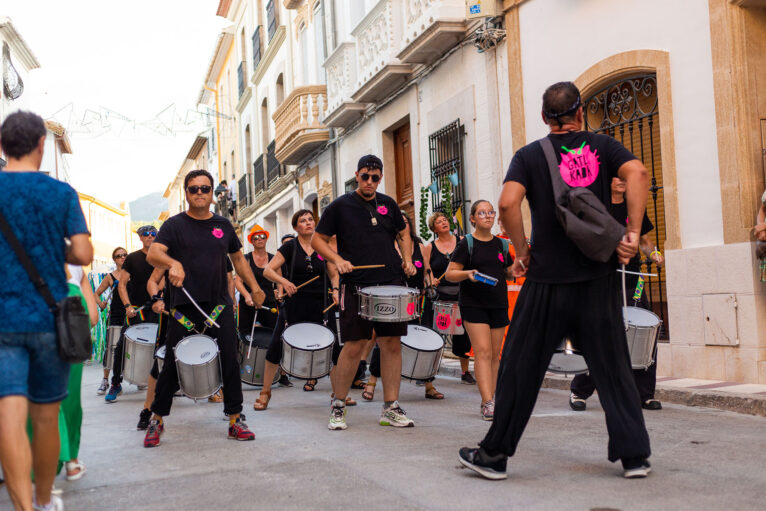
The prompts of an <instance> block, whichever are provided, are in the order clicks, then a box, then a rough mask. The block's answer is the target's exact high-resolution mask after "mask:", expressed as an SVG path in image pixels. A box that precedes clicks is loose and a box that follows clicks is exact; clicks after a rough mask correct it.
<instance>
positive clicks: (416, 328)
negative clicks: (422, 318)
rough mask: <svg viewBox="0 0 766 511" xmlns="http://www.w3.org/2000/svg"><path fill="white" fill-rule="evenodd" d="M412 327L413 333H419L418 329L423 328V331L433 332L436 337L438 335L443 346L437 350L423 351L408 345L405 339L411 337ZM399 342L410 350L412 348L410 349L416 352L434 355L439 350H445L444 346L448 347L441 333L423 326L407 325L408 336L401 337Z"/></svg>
mask: <svg viewBox="0 0 766 511" xmlns="http://www.w3.org/2000/svg"><path fill="white" fill-rule="evenodd" d="M410 327H412V331H413V332H417V331H418V329H421V328H422V329H423V330H427V331H429V332H432V333H433V334H434V335H436V336H437V337H438V338H439V340H441V342H442V345H441V346H440V347H439V348H436V349H432V350H422V349H419V348H416V347H414V346H412V345H410V344H407V343H406V342H405V341H404V339H405V337H407V336H409V335H410ZM399 342H401V344H402V346H407V347H408V348H410V349H413V350H415V351H420V352H421V353H433V352H436V351H439V350H443V349H444V346H446V345H447V343H446V342H445V341H444V337H442V336H441V334H440V333H439V332H437V331H436V330H434V329H433V328H428V327H427V326H423V325H407V335H403V336H401V338H400V339H399Z"/></svg>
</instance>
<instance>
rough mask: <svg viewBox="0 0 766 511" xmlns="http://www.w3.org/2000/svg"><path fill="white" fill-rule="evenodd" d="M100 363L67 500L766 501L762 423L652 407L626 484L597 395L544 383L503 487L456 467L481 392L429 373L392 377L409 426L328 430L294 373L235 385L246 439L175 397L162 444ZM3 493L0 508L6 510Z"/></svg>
mask: <svg viewBox="0 0 766 511" xmlns="http://www.w3.org/2000/svg"><path fill="white" fill-rule="evenodd" d="M100 373H101V369H100V367H95V366H93V367H86V368H85V371H84V374H83V382H84V383H83V408H84V416H85V418H84V424H83V429H82V437H83V440H82V447H81V451H80V459H81V460H82V461H83V462H84V463H85V464H86V465H87V468H88V471H87V474H86V475H85V476H84V477H83V478H82V479H81V480H79V481H75V482H67V481H66V480H65V479H64V477H63V476H59V477H58V478H57V480H56V486H57V488H60V489H62V490H63V498H64V502H65V505H66V509H67V510H70V511H71V510H78V511H81V510H82V511H86V510H217V509H220V510H224V509H226V510H234V509H237V510H239V509H242V510H270V509H276V510H291V509H300V510H324V509H343V510H345V509H360V510H386V511H390V510H391V509H397V510H410V509H413V510H420V509H437V510H442V509H443V510H448V509H455V510H463V511H467V510H476V509H491V510H498V509H524V510H538V509H539V510H548V509H551V510H616V509H620V510H641V509H647V510H648V509H652V510H657V509H659V510H686V509H688V510H718V509H726V510H734V509H736V510H749V509H754V510H755V509H764V505H765V504H764V499H765V497H766V470H765V469H764V467H766V418H764V417H755V416H749V415H743V414H736V413H733V412H727V411H720V410H714V409H709V408H695V407H687V406H682V405H672V404H666V406H665V408H664V409H663V410H661V411H657V412H649V411H646V412H644V413H645V417H646V421H647V426H648V428H649V434H650V437H651V440H652V449H653V451H654V455H653V456H652V458H651V462H652V467H653V472H652V473H651V474H650V476H649V477H648V478H647V479H643V480H626V479H623V478H622V470H621V466H620V464H619V462H618V463H616V464H612V463H609V462H608V461H607V459H606V443H607V436H606V427H605V424H604V416H603V412H602V411H601V408H600V406H599V404H598V402H597V401H598V400H597V399H596V398H595V397H594V398H591V399H590V400H589V401H588V410H587V411H586V412H574V411H572V410H570V409H569V407H568V405H567V396H568V394H567V392H566V391H563V390H553V389H543V390H542V391H541V393H540V396H539V399H538V402H537V406H536V408H535V412H534V415H533V417H532V419H531V420H530V422H529V425H528V426H527V429H526V433H525V435H524V437H523V438H522V441H521V444H520V446H519V449H518V452H517V454H516V456H514V457H513V458H511V459H509V461H508V474H509V477H508V479H507V480H505V481H487V480H484V479H481V478H479V477H477V476H476V475H474V474H473V473H472V472H470V471H469V470H467V469H465V468H463V467H462V466H461V465H460V464H459V462H458V459H457V451H458V449H459V448H460V447H461V446H465V445H475V444H476V443H477V442H478V441H479V440H480V439H481V438H482V436H483V435H484V433H485V432H486V430H487V428H488V427H489V424H488V423H486V422H483V421H482V420H481V419H480V415H479V397H478V389H477V388H476V387H475V386H467V385H462V384H460V382H459V380H458V379H456V378H451V377H442V376H440V377H438V378H437V380H436V385H437V388H438V389H439V390H440V391H442V392H444V393H445V394H446V396H447V397H446V399H445V400H444V401H432V400H425V399H423V393H424V391H423V388H422V387H416V386H414V385H413V384H411V383H404V382H403V383H402V398H401V400H400V401H401V404H402V406H403V407H404V408H405V410H406V411H407V414H408V416H409V417H411V418H412V419H414V420H415V423H416V427H414V428H406V429H395V428H391V427H382V426H379V425H378V423H377V421H378V417H379V414H380V408H381V399H382V389H380V385H378V388H377V389H376V390H377V393H376V396H375V401H374V402H372V403H367V402H364V401H363V400H362V399H361V395H360V394H361V391H358V390H356V391H352V396H353V397H355V398H356V399H357V400H358V401H359V405H358V406H356V407H349V408H348V424H349V429H348V430H346V431H328V430H327V420H328V416H329V407H328V405H329V392H330V390H329V381H328V379H327V378H324V379H322V380H320V382H319V384H318V385H317V390H316V391H315V392H313V393H308V392H304V391H303V390H302V388H301V383H300V381H295V387H293V388H278V387H277V388H275V389H274V394H273V399H272V401H271V404H270V406H269V409H268V410H267V411H265V412H255V411H253V409H252V403H253V401H254V400H255V399H256V397H257V396H258V391H257V390H256V389H254V388H253V387H247V386H245V389H246V390H245V393H244V394H245V413H246V414H247V417H248V420H247V422H248V424H249V425H250V427H251V428H252V429H253V431H254V432H255V434H256V440H255V441H254V442H235V441H230V440H228V439H227V438H226V431H227V423H226V422H224V420H223V418H224V416H223V412H222V410H223V408H222V407H223V405H222V404H213V403H208V402H207V401H204V402H203V401H200V402H197V403H195V402H194V401H192V400H190V399H187V398H176V399H175V402H174V406H173V410H172V415H171V416H170V417H168V418H167V420H166V430H165V434H164V435H163V437H162V444H161V445H160V446H159V447H157V448H154V449H145V448H143V447H142V444H143V437H144V434H143V432H139V431H136V429H135V425H136V422H137V420H138V412H139V411H140V409H141V404H142V402H143V399H144V396H143V392H138V391H137V389H136V387H135V386H132V385H128V386H127V387H126V391H125V393H124V394H123V395H122V396H120V398H119V399H118V401H117V402H116V403H114V404H106V403H105V402H104V399H103V397H102V396H96V387H97V384H98V383H99V378H100ZM9 508H10V503H9V501H8V496H7V493H6V492H4V491H2V492H0V509H3V510H4V509H9Z"/></svg>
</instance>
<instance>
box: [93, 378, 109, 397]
mask: <svg viewBox="0 0 766 511" xmlns="http://www.w3.org/2000/svg"><path fill="white" fill-rule="evenodd" d="M107 390H109V380H107V379H106V378H104V379H103V380H101V385H99V386H98V390H97V391H96V394H98V395H99V396H103V395H104V394H106V391H107Z"/></svg>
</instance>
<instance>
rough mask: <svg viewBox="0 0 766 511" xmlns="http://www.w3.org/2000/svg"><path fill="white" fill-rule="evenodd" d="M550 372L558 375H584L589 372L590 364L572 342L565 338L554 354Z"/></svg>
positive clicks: (549, 368) (549, 367)
mask: <svg viewBox="0 0 766 511" xmlns="http://www.w3.org/2000/svg"><path fill="white" fill-rule="evenodd" d="M548 371H550V372H552V373H557V374H582V373H587V372H588V364H586V363H585V359H584V358H583V357H582V355H580V352H579V351H578V350H577V349H576V348H575V347H574V346H573V345H572V341H571V340H570V339H568V338H566V337H565V338H564V339H562V340H561V344H560V345H559V347H558V349H557V350H556V353H554V354H553V358H552V359H551V363H550V364H549V365H548Z"/></svg>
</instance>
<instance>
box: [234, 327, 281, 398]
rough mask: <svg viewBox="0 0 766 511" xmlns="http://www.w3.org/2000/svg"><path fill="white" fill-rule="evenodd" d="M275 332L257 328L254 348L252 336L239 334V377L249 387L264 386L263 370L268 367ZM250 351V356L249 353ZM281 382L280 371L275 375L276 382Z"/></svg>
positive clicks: (254, 333)
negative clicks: (267, 362) (272, 337)
mask: <svg viewBox="0 0 766 511" xmlns="http://www.w3.org/2000/svg"><path fill="white" fill-rule="evenodd" d="M272 334H273V330H271V329H270V328H264V327H255V330H253V346H252V349H251V348H250V334H248V335H244V334H241V333H240V334H239V375H240V376H239V377H240V380H242V383H247V384H248V385H259V386H260V385H263V370H264V368H265V367H266V352H267V351H269V344H270V343H271V336H272ZM248 351H250V356H249V357H248V356H247V352H248ZM278 381H279V371H276V372H275V373H274V381H273V382H271V383H272V384H273V383H276V382H278Z"/></svg>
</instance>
